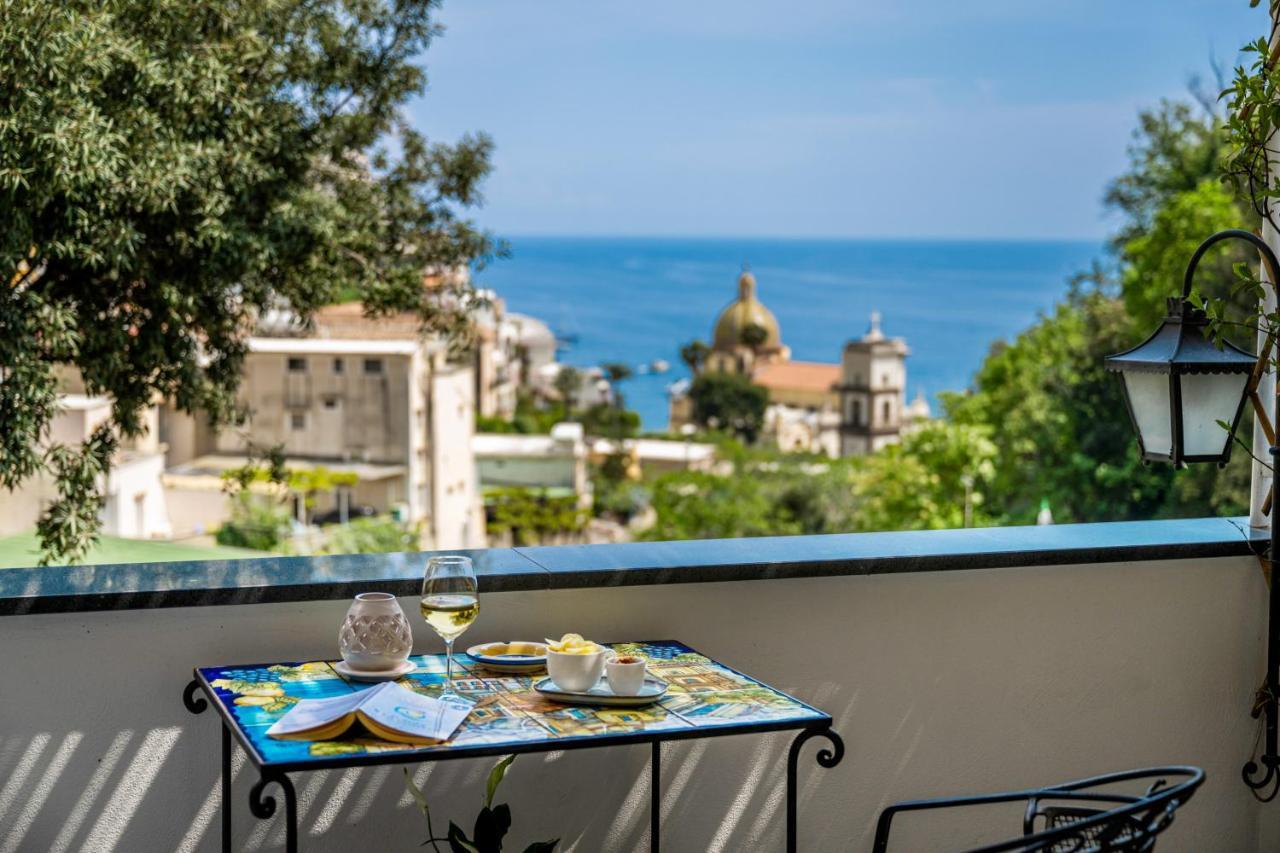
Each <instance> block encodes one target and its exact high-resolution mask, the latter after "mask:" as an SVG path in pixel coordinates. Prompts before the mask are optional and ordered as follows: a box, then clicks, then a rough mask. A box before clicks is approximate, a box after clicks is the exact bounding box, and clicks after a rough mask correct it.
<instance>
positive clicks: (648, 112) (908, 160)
mask: <svg viewBox="0 0 1280 853" xmlns="http://www.w3.org/2000/svg"><path fill="white" fill-rule="evenodd" d="M1262 5H1263V6H1264V7H1265V6H1266V4H1265V3H1263V4H1262ZM440 20H441V22H442V23H444V24H445V26H446V27H447V32H446V33H445V35H444V36H443V37H442V38H441V39H439V40H438V41H436V42H435V43H434V44H433V45H432V47H431V49H430V50H429V51H428V53H427V54H426V67H427V72H428V75H429V79H430V89H429V92H428V94H427V95H426V96H425V97H424V98H423V99H421V100H420V101H418V102H417V103H415V104H414V105H413V107H412V117H413V121H414V123H415V124H416V125H417V126H418V127H419V128H420V129H422V130H423V131H424V132H426V133H427V134H428V135H429V136H431V137H433V138H436V139H439V140H443V141H447V140H453V139H456V138H457V136H458V135H459V134H461V133H463V132H465V131H467V130H473V129H480V130H486V131H488V132H489V133H490V134H492V135H493V137H494V138H495V140H496V142H497V154H496V157H495V163H496V171H495V173H494V175H493V176H492V177H491V178H490V180H489V182H488V184H487V185H486V188H485V195H486V199H487V203H486V205H485V208H484V209H483V210H481V211H480V212H479V214H478V219H479V221H480V222H481V223H482V224H484V225H486V226H488V227H490V228H492V229H494V230H496V231H497V232H499V233H500V234H504V235H520V234H564V235H578V234H608V235H687V236H778V237H801V236H808V237H955V238H969V237H976V238H1081V239H1095V238H1098V237H1100V236H1102V235H1104V234H1105V233H1107V231H1108V230H1109V228H1110V226H1111V224H1112V223H1110V222H1109V221H1108V220H1107V218H1106V217H1105V216H1104V212H1103V210H1102V205H1101V198H1102V193H1103V189H1104V187H1105V184H1106V182H1107V180H1108V179H1109V178H1111V177H1112V176H1114V175H1115V174H1117V173H1118V172H1119V171H1121V170H1122V169H1123V168H1124V166H1125V163H1126V160H1125V147H1126V145H1127V144H1128V143H1129V140H1130V134H1131V131H1132V129H1133V126H1134V119H1135V116H1136V113H1137V111H1138V110H1139V109H1140V108H1142V107H1144V106H1149V105H1152V104H1154V103H1156V102H1157V101H1158V100H1159V99H1160V98H1162V97H1180V96H1183V95H1185V93H1186V91H1187V81H1188V79H1189V78H1190V77H1191V76H1192V75H1196V74H1199V75H1200V76H1202V77H1203V78H1204V80H1205V81H1206V84H1207V85H1206V88H1209V89H1212V88H1214V83H1213V76H1212V73H1211V71H1210V59H1211V57H1213V58H1216V59H1217V60H1218V61H1219V62H1220V63H1221V64H1222V65H1223V66H1224V68H1225V69H1226V71H1227V72H1229V71H1230V68H1231V66H1233V65H1234V63H1235V62H1236V59H1237V53H1236V51H1237V49H1238V48H1239V46H1240V45H1241V44H1243V43H1244V42H1245V41H1246V40H1250V39H1253V38H1257V37H1258V36H1259V35H1261V34H1262V33H1263V32H1264V31H1265V24H1266V20H1265V12H1264V11H1263V10H1262V9H1250V8H1249V5H1248V2H1247V0H1109V2H1103V0H1078V2H1069V3H1051V2H1041V0H877V2H869V0H800V2H793V3H767V4H766V3H763V2H758V1H757V0H649V2H644V3H620V2H613V0H595V2H585V0H578V2H568V0H445V4H444V7H443V9H442V11H441V14H440Z"/></svg>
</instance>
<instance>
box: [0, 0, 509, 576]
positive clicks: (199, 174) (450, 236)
mask: <svg viewBox="0 0 1280 853" xmlns="http://www.w3.org/2000/svg"><path fill="white" fill-rule="evenodd" d="M437 5H438V0H238V2H227V0H59V2H56V3H55V2H48V0H0V270H3V274H2V277H0V282H3V284H4V291H3V296H2V297H0V486H4V487H6V488H8V489H11V490H12V489H14V488H16V487H18V486H20V485H21V484H22V483H23V482H24V481H26V480H28V479H29V478H31V477H33V476H36V475H39V474H43V475H46V476H50V477H52V478H53V479H54V480H55V481H56V483H57V488H58V498H57V500H56V501H55V502H53V504H52V505H51V506H49V507H48V508H47V510H46V512H45V513H44V515H43V516H42V518H41V520H40V522H39V533H40V537H41V541H42V543H43V546H44V549H45V554H44V558H45V560H46V561H48V560H50V559H54V558H61V559H71V560H74V559H76V558H77V557H79V556H81V555H82V554H83V553H84V551H85V550H86V549H87V547H88V546H89V545H90V544H92V541H93V539H94V537H95V535H96V531H97V529H98V521H97V516H98V512H99V510H100V507H101V500H102V499H101V497H100V496H99V495H98V494H97V484H98V483H100V481H101V479H102V477H103V475H104V474H106V473H107V472H108V471H109V469H110V466H111V461H112V458H113V456H114V455H115V452H116V449H117V443H118V439H119V437H126V438H128V437H133V436H136V435H138V434H139V433H140V432H141V431H142V430H143V429H144V426H143V422H142V419H141V413H142V411H143V409H144V407H146V406H148V405H150V404H152V403H153V402H154V401H156V400H158V399H161V398H167V399H169V400H172V401H173V403H174V404H175V405H176V406H177V407H178V408H179V409H181V410H184V411H187V412H202V413H207V414H208V416H209V417H210V418H211V419H212V420H213V421H215V422H217V423H229V422H234V421H235V420H236V419H237V417H238V416H239V414H240V413H239V412H238V411H237V407H236V402H235V400H236V393H235V392H236V387H237V384H238V381H239V379H240V375H241V366H242V362H243V358H244V354H245V346H246V343H245V340H246V336H247V335H248V334H249V332H250V330H251V328H252V326H253V322H254V318H255V317H256V316H257V315H258V313H259V312H262V311H264V310H268V309H275V308H286V309H288V310H291V311H293V312H296V313H297V314H298V315H299V316H300V317H302V318H304V319H305V318H307V317H309V316H310V314H311V313H312V312H313V311H314V310H315V309H316V308H317V307H319V306H321V305H323V304H325V303H326V302H329V301H332V300H333V299H334V298H335V296H336V294H337V293H338V292H339V291H340V290H341V291H342V292H345V293H351V292H355V293H357V294H358V295H359V297H360V299H361V300H362V301H363V303H364V305H365V307H366V310H367V311H369V312H370V313H371V314H374V315H377V314H385V313H389V312H398V311H406V310H407V311H413V312H416V313H417V314H418V315H419V316H420V317H421V320H422V323H423V326H424V328H425V329H426V330H428V331H433V332H457V331H459V330H461V329H464V328H465V323H464V322H463V320H464V316H465V314H466V313H467V311H468V309H469V308H470V307H471V305H472V297H471V295H470V291H469V290H467V288H466V287H465V285H462V284H458V283H449V282H448V281H446V283H445V284H443V285H440V286H437V287H424V271H427V270H433V269H434V270H450V269H454V268H457V267H460V266H462V265H465V264H468V263H482V262H483V260H484V259H485V258H487V257H489V256H491V255H492V253H493V252H494V250H495V248H497V249H498V250H501V247H500V246H495V243H494V241H493V240H492V239H491V237H490V236H489V235H488V234H487V233H485V232H482V231H480V230H477V229H476V228H475V227H474V226H473V225H472V223H471V222H470V221H468V220H467V219H466V218H465V213H466V208H468V207H471V206H473V205H476V204H478V203H479V202H480V200H481V199H480V195H479V192H478V187H479V183H480V182H481V180H482V179H483V178H484V177H485V175H486V174H487V173H488V171H489V168H490V166H489V158H490V153H491V148H492V143H491V141H490V140H489V139H488V138H487V137H486V136H484V135H483V134H477V135H474V136H466V137H463V138H462V139H461V140H459V141H458V142H457V143H456V144H441V143H436V142H432V141H429V140H428V139H426V138H425V137H424V136H422V135H421V134H419V133H417V132H415V131H414V130H412V129H411V128H409V127H407V126H406V124H405V122H404V120H403V119H402V108H403V106H404V105H405V103H406V102H407V100H408V99H410V98H412V97H414V96H415V95H417V94H419V93H421V92H422V91H423V89H424V85H425V80H426V78H425V74H424V71H423V69H422V68H421V67H420V65H419V64H418V61H417V58H418V57H419V56H420V55H421V53H422V52H423V50H424V49H425V48H426V47H427V45H428V44H429V43H430V41H431V40H432V39H433V38H434V37H435V36H437V35H438V34H439V33H440V31H441V30H440V27H439V26H438V25H437V24H436V22H435V18H434V13H435V11H436V8H435V7H436V6H437ZM65 375H70V376H76V375H78V376H79V377H80V381H82V383H83V389H84V391H85V392H86V393H89V394H95V395H106V396H108V397H109V398H110V399H111V401H112V418H111V420H110V422H109V423H107V424H104V425H102V427H101V428H99V429H98V430H97V431H96V432H95V433H94V434H93V436H92V438H91V439H90V440H89V441H87V442H84V443H83V444H76V445H58V444H54V443H51V441H50V440H49V426H50V422H51V419H52V418H53V417H54V416H55V414H56V412H57V406H58V402H57V392H58V390H59V380H60V378H61V377H63V376H65Z"/></svg>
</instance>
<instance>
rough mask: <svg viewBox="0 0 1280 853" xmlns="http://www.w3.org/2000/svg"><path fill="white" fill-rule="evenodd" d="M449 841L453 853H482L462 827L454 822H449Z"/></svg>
mask: <svg viewBox="0 0 1280 853" xmlns="http://www.w3.org/2000/svg"><path fill="white" fill-rule="evenodd" d="M448 841H449V849H450V850H452V851H453V853H480V850H479V848H477V847H476V846H475V845H474V844H472V843H471V841H470V840H469V839H468V838H467V836H466V834H465V833H463V831H462V827H460V826H458V825H457V824H456V823H454V822H453V821H449V836H448Z"/></svg>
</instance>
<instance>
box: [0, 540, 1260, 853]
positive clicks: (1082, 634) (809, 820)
mask: <svg viewBox="0 0 1280 853" xmlns="http://www.w3.org/2000/svg"><path fill="white" fill-rule="evenodd" d="M1263 589H1264V586H1263V582H1262V578H1261V576H1260V573H1259V571H1258V567H1257V563H1256V561H1254V560H1251V559H1244V558H1239V559H1234V558H1232V559H1216V560H1184V561H1172V562H1159V563H1123V564H1103V565H1090V566H1064V567H1049V568H1027V569H997V570H983V571H969V572H950V573H918V574H901V575H877V576H865V577H840V578H819V579H803V580H779V581H754V582H739V583H720V584H690V585H671V586H653V587H629V588H625V589H592V590H577V591H560V592H540V593H505V594H496V593H494V594H489V595H485V596H483V597H482V612H481V616H480V619H479V621H478V622H477V623H476V626H475V627H474V628H473V629H472V631H471V632H470V633H469V634H467V635H466V637H465V638H464V639H466V640H475V641H478V640H482V639H497V638H518V637H530V638H537V637H542V636H551V635H555V634H559V633H560V632H562V631H565V630H578V631H581V632H582V633H584V634H587V635H588V636H592V637H595V638H600V639H623V638H629V637H632V638H654V639H657V638H666V637H672V638H677V639H682V640H684V641H685V642H687V643H689V644H690V645H692V646H694V647H695V648H699V649H701V650H702V651H705V652H707V653H708V654H711V655H713V656H716V657H719V658H721V659H722V660H724V661H726V662H728V663H730V664H732V665H734V666H737V667H739V668H741V669H743V670H745V671H746V672H748V673H751V674H752V675H755V676H757V677H759V678H761V679H762V680H764V681H767V682H770V683H772V684H774V685H776V686H778V687H780V688H782V689H785V690H788V691H791V692H793V693H795V694H796V695H797V696H799V697H801V698H803V699H806V700H808V701H810V702H812V703H814V704H816V705H818V706H820V707H822V708H824V709H826V710H828V711H829V712H830V713H831V714H832V715H833V717H834V718H835V720H836V727H837V729H838V731H840V732H841V733H842V734H843V736H844V739H845V742H846V744H847V746H848V753H847V754H846V756H845V760H844V762H843V763H842V764H841V765H840V766H839V767H838V768H836V769H834V770H830V771H824V770H821V769H819V768H818V767H817V765H816V762H814V761H813V759H812V754H811V753H807V754H806V756H805V760H804V762H803V765H802V787H801V806H800V808H801V820H802V834H801V849H804V850H816V851H836V850H869V847H870V840H871V832H872V826H873V824H874V820H875V816H876V814H877V812H878V810H879V809H880V808H881V807H882V806H883V805H884V804H886V803H888V802H890V801H893V800H896V799H902V798H909V797H917V796H926V795H941V794H955V793H962V792H979V791H985V790H999V789H1004V788H1016V787H1021V786H1027V785H1033V784H1038V783H1048V782H1054V781H1063V780H1066V779H1070V778H1074V777H1078V776H1084V775H1090V774H1094V773H1100V772H1104V771H1109V770H1118V769H1124V768H1130V767H1136V766H1141V765H1150V764H1157V763H1175V762H1185V763H1192V764H1199V765H1201V766H1203V767H1205V768H1206V770H1207V771H1208V774H1209V778H1208V781H1207V782H1206V784H1205V786H1204V788H1203V789H1202V790H1201V792H1200V793H1199V794H1198V795H1197V797H1196V798H1195V800H1194V801H1193V802H1192V803H1191V804H1190V805H1189V806H1188V807H1187V808H1185V809H1184V810H1183V811H1182V812H1180V813H1179V815H1178V818H1177V821H1176V823H1175V825H1174V827H1173V829H1172V830H1171V832H1170V833H1169V834H1168V835H1167V836H1166V837H1165V839H1164V840H1162V842H1161V845H1160V850H1161V851H1162V853H1176V851H1208V850H1212V851H1250V852H1251V853H1252V851H1261V850H1269V849H1275V848H1274V847H1264V846H1262V845H1261V844H1260V843H1259V840H1258V836H1259V833H1260V827H1261V832H1263V833H1264V834H1265V833H1267V832H1270V831H1273V829H1274V827H1275V825H1276V820H1277V818H1276V817H1275V815H1276V814H1277V813H1278V812H1277V810H1280V804H1275V805H1271V806H1259V805H1258V804H1256V803H1255V802H1254V801H1253V799H1252V798H1251V797H1250V795H1249V793H1248V791H1247V790H1246V789H1245V788H1244V786H1243V785H1242V784H1241V782H1240V779H1239V771H1240V765H1241V764H1242V763H1243V761H1244V760H1245V758H1246V757H1247V755H1248V753H1249V750H1250V748H1251V745H1252V742H1253V733H1254V724H1253V721H1252V720H1250V718H1249V716H1248V709H1249V706H1250V703H1251V700H1252V694H1253V690H1254V688H1255V686H1256V685H1257V683H1258V681H1259V679H1260V678H1261V675H1262V669H1263V647H1262V626H1263V622H1262V613H1263V607H1262V593H1263ZM482 591H483V587H482ZM345 607H346V605H345V603H344V602H336V601H335V602H318V603H306V604H288V605H245V606H230V607H207V608H180V609H169V610H152V611H145V610H143V611H125V612H117V613H91V614H73V615H47V616H43V615H42V616H17V617H0V644H2V646H3V649H4V657H3V661H4V663H3V667H4V670H3V671H4V687H5V692H4V700H3V702H0V853H5V852H6V851H15V850H23V851H26V850H30V851H46V850H53V851H70V850H82V849H84V850H93V851H114V850H118V851H169V850H188V851H189V850H201V851H212V850H215V849H217V832H218V815H217V809H216V805H217V797H216V794H217V787H216V786H217V767H218V740H217V724H216V722H215V719H214V717H213V716H212V714H211V713H210V712H206V713H205V714H204V715H202V716H200V717H191V716H189V715H188V714H187V713H186V711H185V710H184V709H183V707H182V703H181V699H180V694H181V691H182V687H183V686H184V684H185V683H186V681H187V679H188V677H189V673H190V667H191V666H192V665H193V664H215V663H234V662H252V661H261V660H264V659H273V658H274V659H285V660H288V659H308V658H314V657H317V656H327V655H332V654H334V653H335V651H336V634H337V628H338V624H339V621H340V620H341V618H342V615H343V613H344V611H345ZM415 628H416V629H417V630H416V633H417V635H418V640H419V642H418V645H417V648H418V650H435V649H436V648H437V646H438V645H439V642H438V641H434V640H432V639H431V638H430V635H429V634H428V632H427V631H426V630H425V628H423V627H422V626H420V625H416V626H415ZM788 742H789V736H787V735H767V736H745V737H741V738H725V739H720V740H716V741H704V742H687V743H681V744H671V745H668V746H667V747H666V749H667V752H666V758H665V766H664V770H665V772H664V789H665V791H664V797H663V820H664V827H665V831H664V849H666V850H668V851H744V850H752V851H755V850H780V849H781V848H782V835H781V829H782V825H783V811H784V803H783V791H784V789H783V782H784V779H785V753H786V747H787V744H788ZM815 748H816V747H815V746H814V745H811V746H810V751H812V750H813V749H815ZM647 755H648V750H647V748H645V747H630V748H624V749H607V750H589V751H579V752H570V753H564V754H558V755H551V756H548V757H538V756H525V757H522V758H520V759H518V760H517V761H516V763H515V766H514V767H513V769H512V771H511V773H510V775H509V777H508V782H507V783H506V784H505V786H504V790H503V798H504V799H505V800H506V801H507V802H509V803H510V804H511V806H512V809H513V811H514V818H515V819H514V828H513V833H512V836H511V838H512V841H513V843H512V844H511V845H510V846H512V847H513V848H514V849H517V850H518V849H522V848H523V845H524V844H526V843H528V842H529V841H531V840H534V839H541V838H545V837H552V836H556V835H560V836H562V837H563V839H564V843H563V846H562V848H561V849H562V850H566V851H578V853H592V851H613V850H623V851H629V850H636V849H643V847H644V844H645V843H646V838H647V836H646V832H647V826H648V811H647V809H648V788H647V784H648V783H647V775H646V759H647ZM491 763H492V762H491V761H490V760H487V759H482V760H477V761H474V762H472V761H466V762H450V763H446V764H442V765H439V766H438V767H436V768H434V769H430V770H420V771H419V778H421V779H422V781H423V782H424V784H425V785H426V786H427V789H428V791H429V792H430V795H431V797H432V801H433V804H434V806H435V813H436V814H437V815H438V816H439V818H440V820H441V822H444V821H447V820H448V819H449V818H450V817H452V818H454V819H457V820H461V821H465V822H467V824H468V825H469V823H470V821H471V820H472V818H473V817H474V814H475V811H476V809H477V806H478V803H479V801H480V797H481V793H482V791H481V785H482V777H483V774H484V773H485V772H486V770H487V768H488V766H489V765H490V764H491ZM249 775H250V774H249V772H248V771H247V768H241V770H240V772H239V775H238V776H237V778H236V782H235V808H236V813H235V826H236V838H237V841H236V847H235V849H236V850H241V849H243V850H258V849H273V848H275V847H277V846H279V845H280V844H282V837H281V833H280V830H279V827H278V826H274V825H267V824H263V823H261V822H259V821H256V820H254V819H253V818H252V816H251V815H250V814H249V812H248V809H247V800H246V798H247V795H248V787H249V784H250V779H249ZM297 788H298V792H299V795H300V798H301V803H302V804H301V811H302V821H301V823H302V849H303V850H324V851H346V850H379V851H382V850H387V851H399V850H403V851H413V850H418V849H420V848H419V847H418V844H419V842H420V841H421V840H422V839H423V837H424V830H423V826H422V823H421V819H420V816H419V815H418V814H417V812H416V811H415V810H414V809H412V808H411V807H410V806H409V804H408V803H407V801H406V800H405V798H404V797H403V791H404V787H403V784H402V779H401V776H400V772H399V770H396V769H386V768H383V769H378V770H374V771H370V772H364V773H359V772H355V771H349V772H331V773H317V774H311V775H303V776H300V777H298V779H297ZM987 819H988V821H989V822H990V824H994V823H996V822H1001V826H1002V827H1003V828H1004V830H1005V831H1006V833H1016V832H1017V829H1018V826H1019V823H1020V818H1019V815H1018V812H1017V810H1016V809H1014V810H1012V811H1007V812H999V811H997V812H995V813H988V815H987ZM906 825H907V824H904V827H905V826H906ZM956 826H957V825H956V824H954V823H950V824H947V829H946V831H945V832H944V830H943V829H942V828H941V825H940V824H936V823H929V824H927V825H926V835H928V839H927V840H931V841H933V842H938V841H939V839H943V838H945V839H946V844H945V849H957V848H963V847H965V846H967V845H972V844H975V843H977V842H978V841H979V840H980V833H979V832H978V831H976V829H975V827H974V825H973V824H971V823H964V822H962V823H961V824H960V825H959V826H960V828H959V829H957V828H956ZM930 832H932V834H929V833H930ZM981 837H983V838H990V837H991V836H990V835H985V836H981ZM1270 837H1274V836H1270ZM927 840H926V838H925V837H924V836H922V835H919V834H917V835H914V836H913V835H911V834H908V835H905V836H903V842H902V845H901V846H900V847H898V848H897V849H899V850H922V849H936V848H934V847H931V846H930V845H929V844H928V843H927ZM517 842H518V843H517Z"/></svg>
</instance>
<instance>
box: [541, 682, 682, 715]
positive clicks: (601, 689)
mask: <svg viewBox="0 0 1280 853" xmlns="http://www.w3.org/2000/svg"><path fill="white" fill-rule="evenodd" d="M533 689H534V690H537V691H538V692H539V693H541V694H542V695H543V696H546V697H547V698H548V699H554V700H555V701H556V702H563V703H565V704H566V705H605V706H608V707H611V708H634V707H638V706H640V705H652V704H653V703H654V702H657V701H658V700H659V699H661V698H662V697H663V695H665V694H666V692H667V682H665V681H663V680H662V679H660V678H654V677H653V676H652V675H646V676H645V677H644V685H643V686H642V687H641V688H640V693H639V694H638V695H636V696H619V695H618V694H616V693H614V692H613V691H612V690H610V689H609V680H608V679H607V678H602V679H600V680H599V681H598V682H596V686H595V687H592V688H591V689H589V690H584V691H581V692H579V691H576V690H561V689H560V686H559V685H558V684H556V683H555V682H554V681H552V680H551V679H550V678H543V679H539V680H538V681H535V682H534V684H533Z"/></svg>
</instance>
